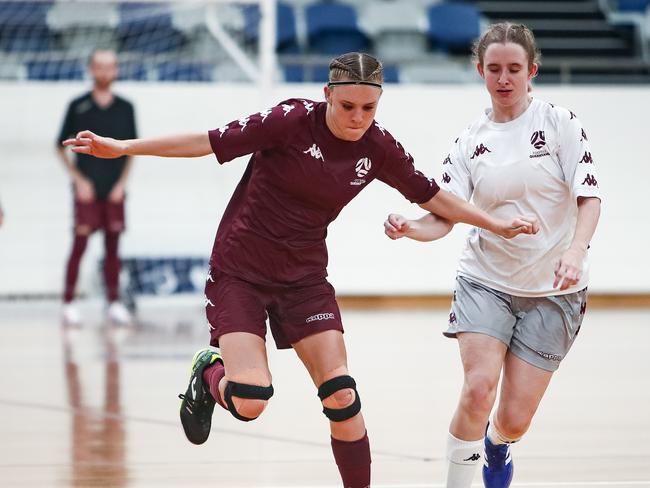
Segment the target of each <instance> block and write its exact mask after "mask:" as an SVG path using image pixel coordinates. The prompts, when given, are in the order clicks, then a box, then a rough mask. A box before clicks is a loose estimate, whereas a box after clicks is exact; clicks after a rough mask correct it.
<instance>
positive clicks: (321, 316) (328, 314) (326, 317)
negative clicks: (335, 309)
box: [305, 312, 335, 324]
mask: <svg viewBox="0 0 650 488" xmlns="http://www.w3.org/2000/svg"><path fill="white" fill-rule="evenodd" d="M334 318H335V317H334V314H333V313H331V312H325V313H317V314H316V315H312V316H311V317H307V320H305V323H306V324H308V323H309V322H314V321H316V320H334Z"/></svg>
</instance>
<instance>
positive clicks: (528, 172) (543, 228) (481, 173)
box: [440, 99, 600, 297]
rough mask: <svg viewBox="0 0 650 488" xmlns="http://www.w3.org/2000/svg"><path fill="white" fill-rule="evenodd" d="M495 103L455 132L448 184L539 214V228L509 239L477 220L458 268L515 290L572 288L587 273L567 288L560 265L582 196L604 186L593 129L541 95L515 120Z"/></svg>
mask: <svg viewBox="0 0 650 488" xmlns="http://www.w3.org/2000/svg"><path fill="white" fill-rule="evenodd" d="M489 113H490V110H486V113H485V114H484V115H483V116H482V117H480V118H479V119H478V120H477V121H475V122H474V123H473V124H472V125H470V126H469V127H468V128H467V129H466V130H465V131H464V132H463V133H462V135H461V136H460V137H459V138H458V139H456V142H455V144H454V146H453V148H452V151H451V153H450V154H449V156H447V158H446V159H445V161H444V162H443V166H442V168H443V175H442V177H441V179H440V183H441V185H440V186H441V187H442V188H444V189H446V190H448V191H450V192H452V193H454V194H456V195H458V196H459V197H461V198H464V199H465V200H467V201H469V200H470V199H473V203H474V204H475V205H476V206H478V207H480V208H482V209H483V210H485V211H486V212H488V213H489V214H491V215H492V216H495V217H499V218H502V219H512V218H513V217H515V216H517V215H535V216H536V217H537V218H538V219H539V224H540V231H539V232H538V233H537V234H536V235H524V234H522V235H519V236H517V237H515V238H513V239H510V240H508V239H504V238H503V237H500V236H498V235H496V234H494V233H492V232H489V231H486V230H483V229H479V228H473V229H472V230H471V231H470V233H469V236H468V238H467V243H466V246H465V249H464V251H463V254H462V256H461V258H460V263H459V268H458V272H459V274H462V275H465V276H468V277H470V278H472V279H474V280H476V281H478V282H480V283H482V284H484V285H486V286H489V287H490V288H493V289H495V290H499V291H502V292H505V293H508V294H510V295H515V296H524V297H537V296H548V295H558V294H564V293H573V292H576V291H578V290H581V289H582V288H584V287H585V286H587V280H588V263H587V262H586V259H585V263H584V266H583V273H582V279H581V280H580V281H579V283H577V284H576V285H575V286H573V287H571V288H569V289H567V290H565V291H562V292H560V291H559V289H558V288H553V280H554V269H555V265H556V264H557V263H558V261H559V260H560V258H561V256H562V254H563V253H564V252H565V251H566V250H567V249H568V247H569V245H570V244H571V241H572V240H573V235H574V231H575V225H576V219H577V213H578V207H577V198H578V197H598V198H600V190H599V188H598V180H597V177H596V171H595V168H594V162H593V160H592V157H591V152H590V150H589V145H588V142H587V135H586V134H585V131H584V129H583V128H582V124H581V123H580V121H579V120H578V119H577V118H576V116H575V114H573V113H572V112H570V111H569V110H566V109H564V108H561V107H556V106H553V105H552V104H550V103H547V102H542V101H540V100H536V99H534V100H533V101H532V102H531V104H530V106H529V107H528V108H527V109H526V111H525V112H524V113H523V114H521V115H520V116H519V117H517V118H516V119H515V120H512V121H510V122H505V123H496V122H493V121H492V120H490V118H489Z"/></svg>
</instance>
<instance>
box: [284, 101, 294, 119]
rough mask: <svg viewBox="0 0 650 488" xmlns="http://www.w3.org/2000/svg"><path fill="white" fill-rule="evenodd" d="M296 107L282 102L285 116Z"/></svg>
mask: <svg viewBox="0 0 650 488" xmlns="http://www.w3.org/2000/svg"><path fill="white" fill-rule="evenodd" d="M294 108H296V107H295V106H294V105H289V104H288V103H283V104H282V110H283V111H284V116H285V117H286V116H287V115H288V114H289V112H291V111H292V110H293V109H294Z"/></svg>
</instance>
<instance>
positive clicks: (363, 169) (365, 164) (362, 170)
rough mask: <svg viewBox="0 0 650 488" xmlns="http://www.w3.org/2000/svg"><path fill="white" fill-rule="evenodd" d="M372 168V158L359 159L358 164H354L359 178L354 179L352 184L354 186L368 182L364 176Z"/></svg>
mask: <svg viewBox="0 0 650 488" xmlns="http://www.w3.org/2000/svg"><path fill="white" fill-rule="evenodd" d="M370 168H372V161H370V159H368V158H361V159H360V160H359V161H357V164H355V165H354V171H355V172H356V174H357V179H355V180H352V181H351V182H350V184H351V185H354V186H358V185H363V184H364V183H365V182H366V180H365V179H364V177H365V176H366V175H367V174H368V172H369V171H370Z"/></svg>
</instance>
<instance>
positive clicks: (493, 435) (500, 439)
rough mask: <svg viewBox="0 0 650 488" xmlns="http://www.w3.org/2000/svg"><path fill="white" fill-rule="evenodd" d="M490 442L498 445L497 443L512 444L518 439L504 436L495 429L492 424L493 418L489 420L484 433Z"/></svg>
mask: <svg viewBox="0 0 650 488" xmlns="http://www.w3.org/2000/svg"><path fill="white" fill-rule="evenodd" d="M485 435H486V437H487V438H488V439H490V442H491V443H492V444H493V445H495V446H498V445H499V444H512V443H514V442H517V441H518V440H519V439H510V438H509V437H506V436H504V435H503V434H502V433H501V432H499V431H498V430H497V428H496V427H495V426H494V418H492V419H491V420H490V425H488V429H487V433H486V434H485Z"/></svg>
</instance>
